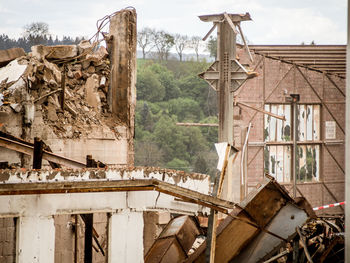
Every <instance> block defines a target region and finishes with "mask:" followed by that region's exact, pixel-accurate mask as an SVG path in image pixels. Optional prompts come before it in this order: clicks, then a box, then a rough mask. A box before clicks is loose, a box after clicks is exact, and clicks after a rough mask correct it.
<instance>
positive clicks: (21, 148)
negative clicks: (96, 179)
mask: <svg viewBox="0 0 350 263" xmlns="http://www.w3.org/2000/svg"><path fill="white" fill-rule="evenodd" d="M0 146H1V147H4V148H6V149H10V150H13V151H16V152H20V153H24V154H27V155H30V156H33V152H34V147H33V146H30V145H26V144H23V143H20V142H16V141H13V140H10V139H7V138H4V137H1V136H0ZM42 158H43V159H45V160H48V161H49V162H54V163H59V164H62V165H64V166H67V167H72V168H84V167H86V165H85V164H84V163H81V162H79V161H75V160H72V159H69V158H66V157H63V156H60V155H57V154H54V153H50V152H48V151H45V150H43V155H42Z"/></svg>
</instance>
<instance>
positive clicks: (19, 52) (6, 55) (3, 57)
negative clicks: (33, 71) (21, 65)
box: [0, 47, 26, 67]
mask: <svg viewBox="0 0 350 263" xmlns="http://www.w3.org/2000/svg"><path fill="white" fill-rule="evenodd" d="M25 54H26V53H25V52H24V49H23V48H16V47H15V48H10V49H5V50H0V67H3V66H6V65H7V64H8V63H9V62H11V61H12V60H14V59H16V58H19V57H22V56H25Z"/></svg>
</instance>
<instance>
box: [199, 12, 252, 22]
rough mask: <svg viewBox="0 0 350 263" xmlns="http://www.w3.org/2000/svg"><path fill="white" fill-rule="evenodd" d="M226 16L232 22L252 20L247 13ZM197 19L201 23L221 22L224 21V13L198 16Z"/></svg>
mask: <svg viewBox="0 0 350 263" xmlns="http://www.w3.org/2000/svg"><path fill="white" fill-rule="evenodd" d="M227 15H228V16H229V17H230V18H231V20H232V22H240V21H247V20H252V19H251V18H250V14H249V13H245V14H227ZM199 19H200V20H202V21H203V22H222V21H223V20H224V19H225V17H224V13H221V14H213V15H204V16H199Z"/></svg>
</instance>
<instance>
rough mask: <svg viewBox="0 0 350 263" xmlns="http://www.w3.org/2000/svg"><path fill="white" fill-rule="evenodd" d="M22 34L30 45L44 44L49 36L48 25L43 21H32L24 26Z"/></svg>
mask: <svg viewBox="0 0 350 263" xmlns="http://www.w3.org/2000/svg"><path fill="white" fill-rule="evenodd" d="M23 36H24V37H25V38H26V39H28V42H30V44H31V45H39V44H46V42H47V40H48V36H49V25H48V24H47V23H45V22H33V23H30V24H28V25H25V26H24V32H23Z"/></svg>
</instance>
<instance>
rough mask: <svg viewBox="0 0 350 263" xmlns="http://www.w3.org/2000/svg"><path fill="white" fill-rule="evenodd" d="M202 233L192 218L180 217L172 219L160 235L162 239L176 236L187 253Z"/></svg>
mask: <svg viewBox="0 0 350 263" xmlns="http://www.w3.org/2000/svg"><path fill="white" fill-rule="evenodd" d="M200 233H201V232H200V231H199V229H198V226H197V225H196V223H195V222H194V221H193V219H192V218H191V217H190V216H179V217H176V218H174V219H172V220H171V221H170V222H169V223H168V225H167V226H166V227H165V228H164V230H163V231H162V233H161V234H160V236H159V237H160V238H165V237H170V236H176V237H177V239H178V240H179V242H180V244H181V246H182V248H183V249H184V250H185V252H186V253H187V252H188V251H189V250H190V248H191V247H192V245H193V242H194V241H195V240H196V237H197V236H198V235H199V234H200Z"/></svg>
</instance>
